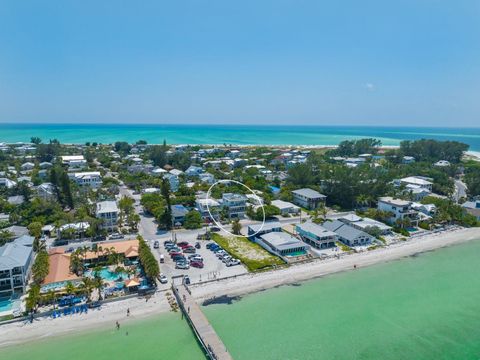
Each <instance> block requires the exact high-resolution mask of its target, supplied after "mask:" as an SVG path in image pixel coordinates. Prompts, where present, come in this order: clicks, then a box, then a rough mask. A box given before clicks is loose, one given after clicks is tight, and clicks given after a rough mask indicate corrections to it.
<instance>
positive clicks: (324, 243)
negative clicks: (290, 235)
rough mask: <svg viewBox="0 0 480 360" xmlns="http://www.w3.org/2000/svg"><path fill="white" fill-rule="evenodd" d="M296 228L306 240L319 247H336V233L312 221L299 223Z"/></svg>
mask: <svg viewBox="0 0 480 360" xmlns="http://www.w3.org/2000/svg"><path fill="white" fill-rule="evenodd" d="M295 230H296V231H297V234H298V235H299V236H300V238H301V239H302V240H303V241H304V242H306V243H307V244H310V245H312V246H313V247H314V248H317V249H326V248H330V247H334V246H335V242H336V241H337V234H336V233H334V232H333V231H329V230H327V229H326V228H324V227H323V226H320V225H318V224H315V223H312V222H306V223H303V224H299V225H297V226H296V227H295Z"/></svg>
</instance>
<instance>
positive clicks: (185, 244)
mask: <svg viewBox="0 0 480 360" xmlns="http://www.w3.org/2000/svg"><path fill="white" fill-rule="evenodd" d="M188 245H189V244H188V242H187V241H180V242H179V243H177V246H180V247H182V246H188Z"/></svg>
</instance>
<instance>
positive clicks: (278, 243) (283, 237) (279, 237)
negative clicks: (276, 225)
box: [260, 232, 305, 251]
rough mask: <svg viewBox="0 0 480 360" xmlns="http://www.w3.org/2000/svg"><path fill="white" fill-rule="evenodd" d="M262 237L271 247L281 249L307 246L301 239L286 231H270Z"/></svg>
mask: <svg viewBox="0 0 480 360" xmlns="http://www.w3.org/2000/svg"><path fill="white" fill-rule="evenodd" d="M260 237H261V238H262V240H263V241H264V242H265V243H267V244H268V245H269V246H270V247H271V248H273V249H278V250H279V251H282V250H288V249H294V248H298V247H304V246H305V244H304V243H302V242H301V241H300V240H298V239H297V238H294V237H293V236H292V235H290V234H287V233H284V232H270V233H267V234H263V235H261V236H260Z"/></svg>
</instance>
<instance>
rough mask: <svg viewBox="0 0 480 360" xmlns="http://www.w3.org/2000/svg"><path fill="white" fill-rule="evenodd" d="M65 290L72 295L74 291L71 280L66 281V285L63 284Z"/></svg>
mask: <svg viewBox="0 0 480 360" xmlns="http://www.w3.org/2000/svg"><path fill="white" fill-rule="evenodd" d="M65 292H66V293H67V295H72V294H73V293H74V292H75V286H74V285H73V284H72V282H71V281H68V282H67V285H66V286H65Z"/></svg>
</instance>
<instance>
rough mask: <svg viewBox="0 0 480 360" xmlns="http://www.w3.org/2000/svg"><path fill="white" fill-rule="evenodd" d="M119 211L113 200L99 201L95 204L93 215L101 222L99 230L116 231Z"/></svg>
mask: <svg viewBox="0 0 480 360" xmlns="http://www.w3.org/2000/svg"><path fill="white" fill-rule="evenodd" d="M119 212H120V211H119V209H118V206H117V202H116V201H113V200H108V201H101V202H99V203H97V210H96V212H95V215H96V217H97V219H100V220H102V224H101V225H100V228H101V229H105V230H107V231H109V232H110V231H116V230H117V227H118V214H119Z"/></svg>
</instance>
